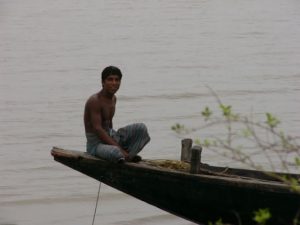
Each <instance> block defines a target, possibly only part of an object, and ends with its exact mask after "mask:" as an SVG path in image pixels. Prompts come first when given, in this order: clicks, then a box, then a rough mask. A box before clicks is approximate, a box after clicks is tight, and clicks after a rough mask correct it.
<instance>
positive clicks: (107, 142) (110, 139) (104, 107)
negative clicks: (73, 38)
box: [84, 66, 150, 162]
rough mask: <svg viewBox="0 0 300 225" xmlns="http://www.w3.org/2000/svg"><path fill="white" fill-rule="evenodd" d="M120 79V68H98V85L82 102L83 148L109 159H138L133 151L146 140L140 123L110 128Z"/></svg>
mask: <svg viewBox="0 0 300 225" xmlns="http://www.w3.org/2000/svg"><path fill="white" fill-rule="evenodd" d="M121 79H122V73H121V71H120V69H118V68H117V67H114V66H109V67H106V68H105V69H104V70H103V72H102V89H101V90H100V91H99V92H98V93H96V94H94V95H92V96H91V97H90V98H89V99H88V100H87V102H86V104H85V109H84V126H85V133H86V138H87V146H86V147H87V152H88V153H90V154H92V155H94V156H98V157H101V158H103V159H106V160H109V161H112V162H123V161H125V160H127V161H140V160H141V157H140V156H138V155H137V154H138V153H139V152H140V151H141V150H142V148H143V147H144V146H145V145H146V144H147V143H148V142H149V141H150V137H149V135H148V131H147V128H146V126H145V125H144V124H143V123H136V124H131V125H128V126H126V127H123V128H120V129H119V130H118V131H115V130H114V129H113V122H112V120H113V116H114V114H115V108H116V102H117V98H116V96H115V93H116V92H117V91H118V90H119V88H120V84H121Z"/></svg>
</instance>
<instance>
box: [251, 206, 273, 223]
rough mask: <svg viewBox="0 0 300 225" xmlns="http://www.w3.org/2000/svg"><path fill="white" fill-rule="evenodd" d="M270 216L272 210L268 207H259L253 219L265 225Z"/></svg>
mask: <svg viewBox="0 0 300 225" xmlns="http://www.w3.org/2000/svg"><path fill="white" fill-rule="evenodd" d="M270 218H271V213H270V210H269V209H268V208H266V209H259V210H258V211H255V212H254V218H253V220H254V221H255V222H257V223H258V224H259V225H265V224H266V222H267V221H268V220H269V219H270Z"/></svg>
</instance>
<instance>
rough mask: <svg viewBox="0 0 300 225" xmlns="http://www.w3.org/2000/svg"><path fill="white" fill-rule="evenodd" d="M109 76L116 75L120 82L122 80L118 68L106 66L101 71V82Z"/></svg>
mask: <svg viewBox="0 0 300 225" xmlns="http://www.w3.org/2000/svg"><path fill="white" fill-rule="evenodd" d="M110 75H117V76H118V77H119V78H120V80H121V79H122V72H121V70H120V69H119V68H118V67H115V66H108V67H106V68H104V70H103V71H102V82H104V80H105V79H106V78H107V77H108V76H110Z"/></svg>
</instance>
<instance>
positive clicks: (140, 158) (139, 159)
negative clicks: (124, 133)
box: [127, 155, 142, 163]
mask: <svg viewBox="0 0 300 225" xmlns="http://www.w3.org/2000/svg"><path fill="white" fill-rule="evenodd" d="M127 161H128V162H135V163H136V162H140V161H142V157H141V156H139V155H135V156H133V157H132V158H129V159H127Z"/></svg>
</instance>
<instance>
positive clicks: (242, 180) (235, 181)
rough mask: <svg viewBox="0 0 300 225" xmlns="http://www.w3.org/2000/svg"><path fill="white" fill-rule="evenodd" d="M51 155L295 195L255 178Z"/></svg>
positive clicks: (76, 154)
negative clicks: (193, 172) (194, 172)
mask: <svg viewBox="0 0 300 225" xmlns="http://www.w3.org/2000/svg"><path fill="white" fill-rule="evenodd" d="M51 154H52V156H53V157H54V159H56V158H57V157H58V158H60V157H65V158H70V159H71V158H73V159H76V160H81V161H82V160H84V161H87V162H89V163H91V162H101V164H106V165H104V166H113V167H118V166H120V167H126V168H128V169H139V170H144V171H147V172H150V171H151V172H154V171H155V172H156V173H167V174H168V175H169V176H171V175H172V176H182V177H190V178H193V177H194V178H195V179H197V178H201V182H212V181H213V182H214V183H218V184H222V183H223V184H226V185H228V186H229V184H231V185H232V186H239V187H242V186H247V187H249V186H251V188H255V189H261V188H263V189H265V188H270V189H271V190H273V191H275V192H281V193H282V192H287V193H291V192H292V193H295V194H298V193H296V192H293V191H292V190H291V189H290V187H289V186H288V185H287V184H284V183H280V182H278V181H269V180H260V179H255V178H248V177H247V178H246V177H241V176H228V177H227V176H222V175H207V174H191V173H189V172H184V171H179V170H176V169H171V168H164V167H156V166H152V165H149V164H147V163H146V162H147V161H142V162H139V163H133V162H125V163H122V164H116V163H111V162H108V161H105V160H103V159H101V158H97V157H95V156H92V155H90V154H88V153H87V152H82V151H75V150H66V149H62V148H58V147H53V149H52V150H51Z"/></svg>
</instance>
